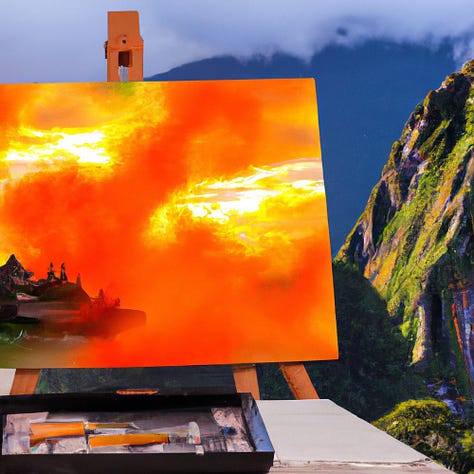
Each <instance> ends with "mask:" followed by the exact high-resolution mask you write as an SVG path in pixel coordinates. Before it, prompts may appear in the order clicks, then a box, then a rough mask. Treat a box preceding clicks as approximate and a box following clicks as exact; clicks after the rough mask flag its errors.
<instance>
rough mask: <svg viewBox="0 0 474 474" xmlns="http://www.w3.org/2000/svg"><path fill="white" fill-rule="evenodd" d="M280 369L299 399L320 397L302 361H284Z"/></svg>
mask: <svg viewBox="0 0 474 474" xmlns="http://www.w3.org/2000/svg"><path fill="white" fill-rule="evenodd" d="M280 370H281V372H282V374H283V377H285V380H286V382H287V384H288V386H289V387H290V390H291V391H292V392H293V395H294V396H295V398H296V399H297V400H303V399H308V398H311V399H313V398H319V395H318V392H317V391H316V389H315V388H314V385H313V383H312V382H311V379H310V378H309V375H308V372H306V368H305V366H304V365H303V364H302V363H282V364H280Z"/></svg>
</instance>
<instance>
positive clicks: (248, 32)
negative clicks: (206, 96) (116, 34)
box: [0, 0, 474, 82]
mask: <svg viewBox="0 0 474 474" xmlns="http://www.w3.org/2000/svg"><path fill="white" fill-rule="evenodd" d="M127 9H137V10H138V11H139V12H140V16H141V31H142V36H143V37H144V39H145V75H152V74H155V73H158V72H163V71H166V70H168V69H170V68H172V67H175V66H178V65H180V64H183V63H185V62H189V61H193V60H199V59H203V58H206V57H210V56H216V55H224V54H231V55H235V56H237V57H239V58H242V59H245V58H247V57H250V56H251V55H254V54H263V55H270V54H272V53H273V52H275V51H283V52H285V53H289V54H292V55H296V56H298V57H301V58H304V59H309V58H311V56H312V55H313V54H314V53H315V52H318V51H320V50H321V49H323V48H324V47H325V46H328V45H330V44H341V45H346V46H349V47H350V46H354V45H357V44H360V43H362V42H364V41H366V40H369V39H385V40H391V41H395V42H411V43H417V44H422V45H426V46H429V47H434V48H435V47H437V46H438V45H439V44H440V43H441V42H443V41H449V42H450V43H451V44H452V45H453V54H454V56H455V59H456V60H457V62H458V63H459V64H460V63H462V62H463V61H465V60H467V59H471V58H472V57H473V56H474V33H473V31H474V28H473V26H474V20H473V17H472V3H471V2H470V0H453V1H451V2H449V3H446V2H441V1H432V0H417V1H416V2H413V1H410V0H399V1H398V2H381V1H380V0H360V1H351V0H332V1H330V0H319V1H314V0H258V1H254V0H239V1H222V0H135V1H133V2H131V1H129V0H128V1H126V0H108V1H101V2H97V1H96V0H80V1H79V0H70V1H67V2H64V1H61V0H42V1H39V0H17V1H16V2H4V4H3V5H2V18H3V29H2V32H1V33H0V39H1V40H2V44H3V45H6V47H4V48H2V52H1V53H0V60H1V61H2V66H3V67H2V78H1V81H2V82H36V81H37V82H58V81H73V82H75V81H103V80H105V76H106V73H105V68H106V63H105V59H104V54H103V42H104V41H105V39H106V35H107V11H108V10H127Z"/></svg>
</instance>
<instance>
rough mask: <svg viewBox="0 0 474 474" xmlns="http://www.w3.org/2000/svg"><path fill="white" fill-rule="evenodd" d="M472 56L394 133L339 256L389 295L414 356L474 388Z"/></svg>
mask: <svg viewBox="0 0 474 474" xmlns="http://www.w3.org/2000/svg"><path fill="white" fill-rule="evenodd" d="M473 84H474V61H472V62H469V63H467V64H466V65H465V66H464V68H463V69H462V70H461V71H460V72H456V73H453V74H451V75H449V76H448V77H447V78H446V80H445V81H444V82H443V83H442V84H441V86H440V87H439V88H438V89H436V90H433V91H431V92H429V94H428V95H427V96H426V98H425V100H424V102H423V104H420V105H418V106H417V107H416V108H415V109H414V111H413V113H412V114H411V115H410V117H409V119H408V121H407V122H406V124H405V126H404V128H403V131H402V134H401V136H400V138H399V140H397V141H395V142H394V144H393V146H392V149H391V152H390V155H389V159H388V162H387V164H386V165H385V167H384V168H383V171H382V177H381V178H380V180H379V181H378V183H377V184H376V186H375V187H374V189H373V190H372V193H371V195H370V197H369V200H368V203H367V206H366V208H365V210H364V212H363V213H362V215H361V216H360V218H359V220H358V221H357V222H356V224H355V226H354V228H353V229H352V231H351V232H350V234H349V235H348V237H347V239H346V241H345V243H344V245H343V247H342V248H341V250H340V251H339V253H338V255H337V257H336V260H338V261H343V262H345V263H348V264H351V265H353V266H354V268H356V269H358V271H359V272H360V273H361V274H362V275H364V276H365V277H366V278H367V279H368V280H369V281H370V282H371V283H372V285H373V286H374V287H375V289H376V290H377V291H378V292H379V294H380V295H381V296H382V298H383V299H384V300H385V301H386V303H387V308H388V311H389V314H390V316H391V317H392V318H393V321H394V323H396V324H398V325H400V327H401V329H402V333H403V335H404V337H405V338H406V339H407V340H408V341H409V342H410V344H411V362H412V363H413V364H414V365H415V367H417V368H418V369H420V370H422V371H425V372H429V373H431V374H432V375H437V376H438V377H449V376H454V377H456V378H458V379H460V380H461V382H462V381H463V380H464V382H463V383H465V384H466V386H467V389H468V391H469V386H470V391H471V395H472V394H474V364H473V360H474V312H473V304H474V265H473V263H474V262H473V259H474V256H473V249H474V237H473V233H474V232H473V230H474V228H473V225H474V220H473V212H474V211H473V203H474V191H473V177H474V85H473Z"/></svg>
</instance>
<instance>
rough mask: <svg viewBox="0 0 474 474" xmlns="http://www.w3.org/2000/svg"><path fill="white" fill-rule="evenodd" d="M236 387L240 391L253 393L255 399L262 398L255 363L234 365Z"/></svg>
mask: <svg viewBox="0 0 474 474" xmlns="http://www.w3.org/2000/svg"><path fill="white" fill-rule="evenodd" d="M232 373H233V375H234V382H235V388H236V391H237V392H238V393H246V392H248V393H251V394H252V396H253V398H255V400H260V390H259V388H258V378H257V367H256V366H255V364H242V365H234V366H232Z"/></svg>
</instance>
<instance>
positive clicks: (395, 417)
mask: <svg viewBox="0 0 474 474" xmlns="http://www.w3.org/2000/svg"><path fill="white" fill-rule="evenodd" d="M374 425H375V426H377V427H378V428H380V429H382V430H384V431H386V432H387V433H388V434H390V435H391V436H393V437H395V438H397V439H398V440H400V441H402V442H404V443H406V444H408V445H410V446H412V447H413V448H414V449H416V450H417V451H420V452H421V453H423V454H425V455H426V456H429V457H430V458H432V459H435V460H437V461H438V462H439V463H441V464H443V465H444V466H446V467H447V468H449V469H452V470H454V471H455V472H457V473H459V474H468V473H471V472H474V435H473V431H472V425H470V424H469V423H468V422H466V421H464V420H462V419H461V418H460V417H459V416H457V415H454V414H453V413H452V412H451V411H450V410H449V408H448V406H447V405H446V404H445V403H443V402H440V401H438V400H433V399H425V400H409V401H405V402H403V403H400V404H399V405H397V406H396V407H395V409H394V410H393V411H392V412H390V413H389V414H388V415H386V416H384V417H382V418H380V419H379V420H377V421H376V422H374Z"/></svg>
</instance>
